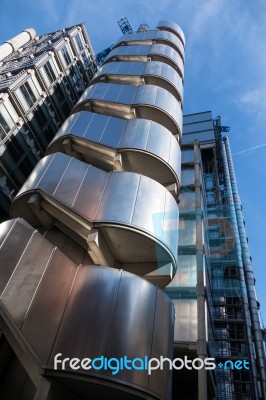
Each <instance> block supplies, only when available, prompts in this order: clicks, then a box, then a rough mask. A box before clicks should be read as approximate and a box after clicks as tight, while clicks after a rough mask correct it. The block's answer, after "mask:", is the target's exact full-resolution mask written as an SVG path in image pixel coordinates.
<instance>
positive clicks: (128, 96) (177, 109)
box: [71, 82, 182, 137]
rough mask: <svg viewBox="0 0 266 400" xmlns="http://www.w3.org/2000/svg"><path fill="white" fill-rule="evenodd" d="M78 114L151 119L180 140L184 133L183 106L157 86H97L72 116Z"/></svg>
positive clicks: (93, 86) (84, 96) (83, 98)
mask: <svg viewBox="0 0 266 400" xmlns="http://www.w3.org/2000/svg"><path fill="white" fill-rule="evenodd" d="M78 111H97V112H98V113H100V114H108V115H113V116H118V117H123V118H127V119H131V118H134V117H137V118H144V119H151V120H152V121H154V122H158V123H159V124H161V125H163V126H164V127H165V128H167V129H168V130H170V131H171V132H172V133H173V134H174V135H178V137H180V136H181V134H182V110H181V105H180V103H179V102H178V101H177V100H176V99H175V98H174V96H173V95H172V94H171V93H169V92H168V91H167V90H165V89H162V88H160V87H157V86H154V85H142V86H134V85H122V84H116V83H101V82H99V83H96V84H94V85H91V86H90V87H88V89H86V90H85V92H84V93H83V95H82V96H81V97H80V99H79V102H78V103H77V104H76V106H75V107H74V108H73V110H72V112H71V113H72V114H73V113H76V112H78Z"/></svg>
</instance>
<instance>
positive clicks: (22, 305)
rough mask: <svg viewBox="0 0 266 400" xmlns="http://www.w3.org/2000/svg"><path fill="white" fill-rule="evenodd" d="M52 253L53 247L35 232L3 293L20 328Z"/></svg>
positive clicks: (3, 297) (9, 310)
mask: <svg viewBox="0 0 266 400" xmlns="http://www.w3.org/2000/svg"><path fill="white" fill-rule="evenodd" d="M13 251H14V249H13ZM52 251H53V246H52V245H51V244H50V243H49V242H45V243H44V240H43V238H42V237H41V236H40V235H39V234H38V233H37V232H34V233H33V235H32V237H31V239H30V241H29V243H28V245H27V246H26V248H25V250H24V251H23V252H22V254H20V259H19V261H18V263H17V265H16V269H15V271H14V273H13V275H12V276H11V277H10V279H9V281H8V284H7V285H6V287H5V289H4V291H3V293H2V296H1V302H2V303H3V304H4V306H5V307H6V309H7V310H8V313H9V315H10V316H11V317H12V318H13V320H14V321H15V322H16V324H17V325H18V326H21V324H22V323H23V320H24V318H25V315H26V313H27V310H28V308H29V306H30V304H31V302H32V299H33V298H34V295H35V291H36V287H37V285H38V282H39V280H40V278H41V276H42V274H43V272H44V270H45V268H46V267H47V265H48V263H49V260H50V256H51V253H52ZM32 260H34V262H32ZM18 293H19V301H18V297H17V295H18Z"/></svg>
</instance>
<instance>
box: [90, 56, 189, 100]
mask: <svg viewBox="0 0 266 400" xmlns="http://www.w3.org/2000/svg"><path fill="white" fill-rule="evenodd" d="M103 80H104V81H105V82H114V83H130V84H133V85H143V83H145V84H150V85H157V86H159V87H162V88H163V89H166V90H168V92H170V93H171V94H172V95H173V96H175V98H176V99H177V100H178V101H179V102H181V103H182V100H183V82H182V79H181V77H180V75H179V74H178V73H177V71H176V70H175V69H174V68H173V67H170V65H167V64H165V63H162V62H160V61H150V62H148V63H147V62H144V61H139V62H137V61H135V62H134V63H132V62H126V61H123V62H119V61H114V62H109V63H107V64H105V65H103V66H102V68H101V69H100V70H99V73H98V74H97V75H96V76H95V77H94V78H93V80H92V83H96V82H99V81H103Z"/></svg>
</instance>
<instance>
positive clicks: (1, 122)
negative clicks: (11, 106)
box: [0, 114, 10, 140]
mask: <svg viewBox="0 0 266 400" xmlns="http://www.w3.org/2000/svg"><path fill="white" fill-rule="evenodd" d="M9 129H10V128H9V126H8V124H7V122H6V120H5V119H4V117H3V116H2V115H1V114H0V140H2V139H4V137H5V135H6V133H8V131H9Z"/></svg>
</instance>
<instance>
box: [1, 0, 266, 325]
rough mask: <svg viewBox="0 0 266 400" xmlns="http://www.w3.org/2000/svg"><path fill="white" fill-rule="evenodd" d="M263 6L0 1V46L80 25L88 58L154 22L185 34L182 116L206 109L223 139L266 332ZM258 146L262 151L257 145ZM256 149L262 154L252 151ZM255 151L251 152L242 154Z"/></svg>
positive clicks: (246, 2) (204, 0)
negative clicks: (169, 23) (26, 34)
mask: <svg viewBox="0 0 266 400" xmlns="http://www.w3.org/2000/svg"><path fill="white" fill-rule="evenodd" d="M265 15H266V2H265V0H255V1H250V0H201V1H197V0H178V1H176V0H153V1H152V2H148V1H144V0H142V1H141V0H134V1H133V0H123V1H122V0H112V1H110V0H97V1H90V0H71V1H69V0H42V1H37V0H27V1H26V0H1V2H0V42H3V41H4V40H6V39H9V38H11V37H12V36H15V35H16V34H17V33H18V32H20V31H21V30H23V29H24V28H29V27H33V28H35V30H36V31H37V34H39V35H40V34H43V33H47V32H50V31H55V30H57V29H59V28H63V27H65V26H69V25H73V24H76V23H80V22H85V23H86V25H87V29H88V32H89V34H90V37H91V40H92V44H93V46H94V49H95V52H98V51H100V50H101V49H103V48H106V47H108V46H109V45H110V44H112V43H114V42H116V40H117V39H118V38H119V37H120V36H121V31H120V29H119V27H118V25H117V21H118V20H119V19H120V18H123V17H125V16H127V17H128V19H129V21H130V23H131V25H132V28H133V29H134V30H135V29H137V28H138V26H139V25H140V24H141V23H142V22H146V23H148V24H149V25H150V27H151V28H153V27H155V25H156V23H157V22H158V20H159V19H170V20H173V21H175V22H176V23H178V24H179V25H180V26H181V28H182V29H183V31H184V33H185V35H186V41H187V46H186V65H185V103H184V111H185V113H193V112H199V111H206V110H212V111H213V117H216V116H217V115H221V117H222V124H223V125H227V126H230V127H231V130H230V133H229V138H230V144H231V149H232V153H233V154H235V155H234V157H233V158H234V164H235V170H236V176H237V181H238V187H239V192H240V196H241V200H242V203H243V210H244V215H245V221H246V227H247V230H248V236H249V244H250V248H251V255H252V258H253V269H254V272H255V276H256V288H257V293H258V297H259V300H260V302H261V306H262V307H261V311H262V314H263V319H264V324H265V325H266V290H265V283H266V260H265V258H266V257H265V253H266V233H265V229H266V228H265V227H266V204H265V197H266V185H265V182H266V41H265V37H266V18H265ZM261 145H262V146H261ZM256 146H261V147H256ZM251 147H256V148H255V149H253V150H248V151H246V152H242V151H243V150H246V149H250V148H251ZM239 152H241V153H240V154H237V153H239Z"/></svg>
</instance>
